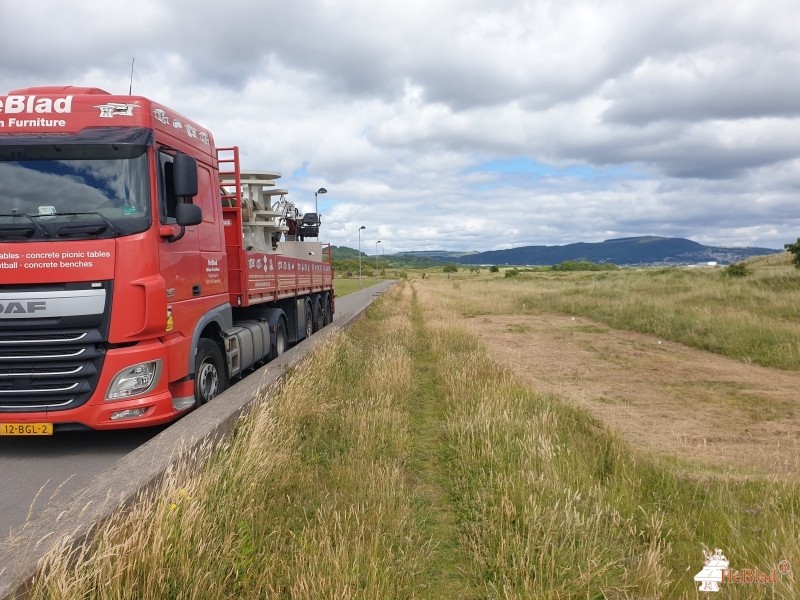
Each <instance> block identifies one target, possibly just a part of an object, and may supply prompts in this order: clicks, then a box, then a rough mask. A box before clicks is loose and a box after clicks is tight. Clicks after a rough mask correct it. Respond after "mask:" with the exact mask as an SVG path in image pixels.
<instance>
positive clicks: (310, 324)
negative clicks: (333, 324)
mask: <svg viewBox="0 0 800 600" xmlns="http://www.w3.org/2000/svg"><path fill="white" fill-rule="evenodd" d="M313 333H314V315H313V314H312V313H311V303H310V302H306V337H305V339H308V338H310V337H311V334H313Z"/></svg>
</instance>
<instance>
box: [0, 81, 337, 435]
mask: <svg viewBox="0 0 800 600" xmlns="http://www.w3.org/2000/svg"><path fill="white" fill-rule="evenodd" d="M278 177H279V174H278V173H275V172H254V173H243V172H242V171H241V170H240V168H239V152H238V148H235V147H234V148H216V147H215V145H214V139H213V137H212V135H211V133H210V132H209V131H208V130H206V129H205V128H204V127H202V126H200V125H198V124H197V123H195V122H193V121H191V120H189V119H187V118H185V117H183V116H181V115H180V114H178V113H176V112H175V111H173V110H171V109H169V108H167V107H165V106H162V105H160V104H158V103H156V102H153V101H152V100H149V99H147V98H143V97H140V96H118V95H112V94H109V93H108V92H105V91H103V90H100V89H96V88H79V87H70V86H67V87H37V88H28V89H21V90H15V91H12V92H9V93H8V95H6V96H0V435H50V434H53V433H54V432H59V431H66V430H83V429H115V428H128V427H142V426H150V425H156V424H160V423H166V422H169V421H172V420H174V419H176V418H178V417H180V416H181V415H183V414H185V413H186V412H187V411H189V410H191V409H192V408H193V407H196V406H199V405H201V404H203V403H205V402H208V401H209V400H211V399H212V398H214V397H215V396H216V395H217V394H219V393H220V392H222V391H223V390H224V389H225V388H226V386H227V385H228V382H229V381H230V380H231V379H232V378H236V377H238V376H240V375H241V374H242V373H244V372H245V371H246V370H248V369H251V368H254V367H256V366H258V365H260V364H262V363H263V362H265V361H268V360H270V359H271V358H274V357H276V356H278V355H280V354H281V353H282V352H283V351H284V350H286V348H288V347H289V346H290V345H291V344H293V343H295V342H298V341H300V340H302V339H304V338H306V337H308V336H310V335H311V334H312V333H313V332H314V331H316V330H318V329H320V328H321V327H323V326H325V325H327V324H328V323H330V322H331V321H332V319H333V312H334V291H333V269H332V267H331V256H330V246H329V245H324V244H322V243H320V242H318V241H309V238H317V237H318V233H319V217H318V215H316V214H315V213H307V214H305V215H302V214H301V213H300V212H299V211H298V210H297V208H296V207H295V205H294V204H293V203H292V202H289V201H287V200H286V195H287V191H286V190H283V189H278V188H277V187H276V186H275V182H276V179H278Z"/></svg>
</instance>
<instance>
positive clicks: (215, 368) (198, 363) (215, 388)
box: [194, 338, 228, 406]
mask: <svg viewBox="0 0 800 600" xmlns="http://www.w3.org/2000/svg"><path fill="white" fill-rule="evenodd" d="M227 384H228V381H227V377H226V376H225V365H224V364H223V362H222V352H220V350H219V347H218V346H217V345H216V344H215V343H214V342H212V341H211V340H209V339H208V338H200V343H199V344H198V345H197V356H196V358H195V360H194V397H195V400H196V401H197V406H200V405H201V404H205V403H206V402H209V401H210V400H212V399H214V397H216V396H218V395H219V394H221V393H222V392H224V391H225V388H226V387H228V385H227Z"/></svg>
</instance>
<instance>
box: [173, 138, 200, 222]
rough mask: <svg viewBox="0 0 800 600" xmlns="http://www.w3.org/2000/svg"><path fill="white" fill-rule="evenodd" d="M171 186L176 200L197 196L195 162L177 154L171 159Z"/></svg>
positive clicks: (186, 156) (187, 156) (188, 157)
mask: <svg viewBox="0 0 800 600" xmlns="http://www.w3.org/2000/svg"><path fill="white" fill-rule="evenodd" d="M172 185H173V187H174V188H175V195H176V196H177V197H178V198H193V197H194V196H196V195H197V161H196V160H195V159H194V158H192V157H191V156H189V155H188V154H184V153H183V152H178V153H177V154H176V155H175V157H174V158H173V163H172ZM196 224H197V223H194V225H196Z"/></svg>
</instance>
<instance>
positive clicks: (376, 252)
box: [375, 240, 381, 279]
mask: <svg viewBox="0 0 800 600" xmlns="http://www.w3.org/2000/svg"><path fill="white" fill-rule="evenodd" d="M380 243H381V241H380V240H378V241H377V242H375V279H377V278H378V244H380Z"/></svg>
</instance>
